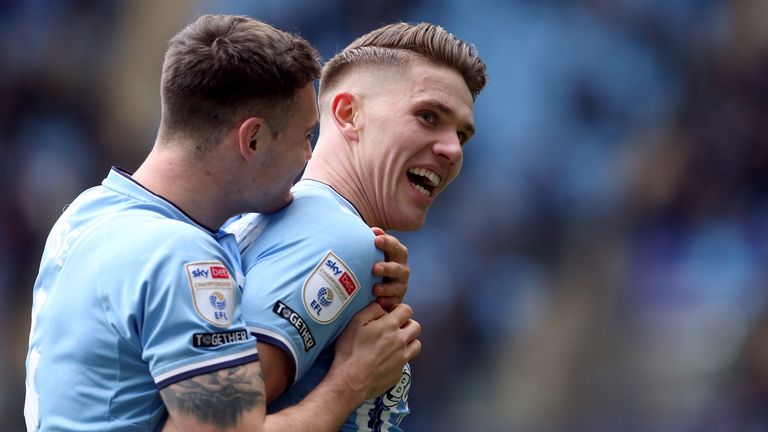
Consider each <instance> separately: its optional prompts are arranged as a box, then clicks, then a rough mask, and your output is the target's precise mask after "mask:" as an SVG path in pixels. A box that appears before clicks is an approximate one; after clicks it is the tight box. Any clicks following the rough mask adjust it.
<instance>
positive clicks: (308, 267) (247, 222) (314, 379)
mask: <svg viewBox="0 0 768 432" xmlns="http://www.w3.org/2000/svg"><path fill="white" fill-rule="evenodd" d="M292 191H293V195H294V200H293V203H292V204H291V205H289V206H288V207H286V208H285V209H283V210H281V211H279V212H276V213H273V214H269V215H261V214H254V213H251V214H246V215H242V216H240V217H239V218H236V219H233V220H230V221H229V222H228V224H227V225H226V226H225V228H224V229H225V230H227V231H229V232H232V233H234V234H235V236H236V238H237V243H238V245H239V247H240V251H241V253H242V265H243V272H244V273H245V287H244V291H243V304H242V307H243V316H244V317H245V321H246V323H247V325H248V328H249V330H250V331H251V332H252V333H253V334H254V335H256V337H257V338H258V340H259V341H261V342H267V343H270V344H273V345H276V346H278V347H280V348H281V349H283V350H284V351H285V352H286V353H287V354H288V355H289V356H290V357H291V358H292V359H293V361H294V365H295V366H296V376H295V382H294V385H293V386H292V387H291V389H290V390H289V391H288V392H286V394H284V395H283V396H281V397H280V398H279V399H278V400H276V401H275V402H273V403H272V404H270V405H269V406H268V410H269V411H270V412H275V411H278V410H279V409H282V408H284V407H287V406H290V405H294V404H296V403H298V402H299V401H301V400H302V399H303V398H304V396H305V395H306V394H308V393H309V392H310V391H311V390H312V389H313V388H314V387H315V386H316V385H317V383H318V382H320V381H321V380H322V378H323V377H324V376H325V375H326V373H327V372H328V369H329V368H330V365H331V363H332V362H333V346H332V344H333V341H334V340H335V338H336V337H337V336H338V335H339V333H340V332H341V331H342V330H343V329H344V327H346V325H347V323H348V322H349V321H350V319H351V318H352V317H353V316H354V315H355V314H356V313H357V312H358V311H360V310H361V309H363V308H364V307H365V306H367V305H368V304H369V303H371V302H372V301H374V300H375V296H374V295H373V292H372V289H373V285H374V284H375V283H377V282H380V278H376V277H374V276H373V274H372V273H371V271H372V269H373V265H374V263H376V262H379V261H383V260H384V254H383V252H381V251H380V250H378V249H376V247H375V246H374V243H373V237H374V234H373V232H372V231H371V229H370V228H369V227H368V225H366V223H365V222H364V221H363V219H362V218H361V217H360V215H359V214H358V212H357V210H356V209H355V208H354V206H352V204H350V203H349V202H348V201H347V200H346V199H344V198H343V197H342V196H341V195H339V194H338V193H336V192H335V191H334V190H333V189H332V188H331V187H329V186H327V185H325V184H323V183H320V182H317V181H314V180H302V181H300V182H299V183H297V184H296V185H295V186H294V187H293V189H292ZM409 388H410V369H409V368H408V367H407V366H406V369H405V370H404V371H403V379H402V381H401V382H400V383H398V385H396V386H395V387H393V388H392V389H391V390H390V391H388V392H387V393H386V394H384V395H382V396H381V397H379V398H376V399H373V400H369V401H366V402H365V403H364V404H363V405H362V406H361V407H360V408H358V410H357V411H356V412H354V413H353V414H352V415H351V416H350V417H349V418H348V419H347V421H346V423H345V424H344V427H343V429H342V430H348V431H358V430H361V431H364V430H375V431H379V430H381V431H399V430H400V429H399V427H398V425H399V423H400V421H401V420H402V418H403V417H404V416H405V415H407V414H408V413H409V410H408V404H407V401H408V390H409Z"/></svg>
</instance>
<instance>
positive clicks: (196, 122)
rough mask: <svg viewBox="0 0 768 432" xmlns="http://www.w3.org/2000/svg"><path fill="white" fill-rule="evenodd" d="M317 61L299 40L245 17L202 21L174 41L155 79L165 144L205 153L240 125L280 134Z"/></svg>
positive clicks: (314, 76) (316, 70)
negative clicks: (187, 141)
mask: <svg viewBox="0 0 768 432" xmlns="http://www.w3.org/2000/svg"><path fill="white" fill-rule="evenodd" d="M319 59H320V56H319V54H318V53H317V51H316V50H315V49H314V48H313V47H312V46H311V45H310V44H309V42H307V41H306V40H304V39H303V38H301V37H300V36H298V35H295V34H291V33H287V32H284V31H281V30H278V29H276V28H274V27H272V26H270V25H268V24H265V23H263V22H260V21H257V20H254V19H252V18H248V17H245V16H232V15H205V16H202V17H200V18H198V19H197V20H196V21H194V22H193V23H191V24H189V25H188V26H187V27H186V28H184V29H183V30H181V31H180V32H179V33H178V34H176V36H174V37H173V38H172V39H171V40H170V42H169V46H168V50H167V51H166V53H165V60H164V62H163V73H162V79H161V96H162V108H163V112H162V122H161V128H160V131H161V134H162V136H163V138H166V139H167V138H170V137H173V136H178V135H181V136H184V137H187V138H191V139H192V140H193V141H194V142H195V145H196V147H197V148H198V149H200V150H203V151H205V150H208V149H210V148H211V147H212V146H214V145H215V144H216V143H218V141H219V140H220V139H221V136H222V135H223V133H224V132H225V131H226V130H227V129H228V128H230V127H232V126H233V125H234V124H236V123H237V122H238V121H241V120H243V119H244V118H246V117H250V116H257V117H262V118H264V119H265V120H266V121H267V122H268V123H269V125H270V128H271V129H272V130H273V132H274V133H279V132H280V131H281V129H282V127H283V126H284V124H285V122H286V121H287V120H288V118H289V114H290V113H291V112H292V108H293V102H294V96H295V93H296V91H297V90H298V89H301V88H303V87H304V86H306V85H307V84H309V83H311V82H312V81H313V80H315V79H317V78H318V77H319V75H320V63H319Z"/></svg>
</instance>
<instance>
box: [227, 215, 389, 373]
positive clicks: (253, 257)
mask: <svg viewBox="0 0 768 432" xmlns="http://www.w3.org/2000/svg"><path fill="white" fill-rule="evenodd" d="M281 226H282V225H281V224H271V225H270V227H269V228H268V229H269V230H271V232H272V233H274V232H275V231H280V230H281V229H282V228H281ZM285 226H286V227H287V228H290V227H293V228H294V229H288V230H287V231H286V232H284V233H283V234H284V236H282V237H281V238H280V240H279V241H276V242H275V243H274V244H273V245H271V246H270V245H266V248H264V249H261V248H260V246H265V245H263V244H261V243H259V242H256V243H253V244H252V245H251V246H250V247H249V248H248V249H246V250H245V251H244V253H243V257H242V259H243V268H244V270H245V288H244V293H243V311H244V312H243V313H244V316H245V320H246V323H247V324H248V327H249V330H250V331H251V332H252V333H253V334H255V335H256V337H257V339H258V340H259V341H260V342H266V343H271V344H273V345H276V346H278V347H280V348H281V349H283V350H284V351H286V352H287V353H288V355H289V356H290V357H291V358H292V359H293V361H294V365H295V366H296V368H295V370H296V376H295V379H298V378H300V377H302V376H304V374H305V373H306V372H307V370H308V369H309V367H310V366H311V365H312V363H313V362H314V361H315V359H316V358H317V356H318V355H319V353H320V352H321V351H323V350H324V349H325V348H327V347H328V346H329V345H331V343H332V342H333V340H334V339H335V338H336V337H337V336H338V334H339V333H340V332H341V331H342V330H343V329H344V327H345V326H346V325H347V323H348V322H349V321H350V319H351V318H352V317H353V316H354V315H355V314H356V313H357V312H358V311H360V310H361V309H362V308H364V307H365V306H367V305H368V304H369V303H371V302H372V301H374V299H375V296H374V295H373V285H374V284H375V283H376V282H379V281H380V278H376V277H374V276H373V274H372V269H373V264H374V263H376V262H378V261H383V259H384V255H383V253H382V252H381V251H379V250H378V249H376V247H375V246H374V242H373V238H374V235H373V233H372V232H371V231H370V229H369V228H368V227H367V226H365V225H364V224H363V223H362V221H359V220H355V224H352V226H350V224H349V223H346V224H343V223H339V222H329V221H328V220H325V221H324V222H323V223H319V224H316V225H314V226H313V227H312V229H311V230H309V229H301V227H296V226H295V225H292V224H285Z"/></svg>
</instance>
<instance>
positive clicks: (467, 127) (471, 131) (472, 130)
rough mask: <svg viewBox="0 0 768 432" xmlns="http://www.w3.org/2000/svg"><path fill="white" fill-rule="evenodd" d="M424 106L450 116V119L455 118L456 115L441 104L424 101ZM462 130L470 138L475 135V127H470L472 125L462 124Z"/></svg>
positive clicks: (433, 101)
mask: <svg viewBox="0 0 768 432" xmlns="http://www.w3.org/2000/svg"><path fill="white" fill-rule="evenodd" d="M426 104H427V105H429V106H431V107H432V108H435V109H436V110H438V111H440V112H441V113H443V114H445V115H447V116H450V117H455V116H456V113H455V112H454V111H453V110H452V109H451V108H449V107H448V106H447V105H445V104H444V103H442V102H438V101H435V100H430V101H426ZM463 128H464V130H465V131H466V132H467V133H468V134H469V135H470V136H471V135H474V134H475V127H474V126H472V123H464V127H463Z"/></svg>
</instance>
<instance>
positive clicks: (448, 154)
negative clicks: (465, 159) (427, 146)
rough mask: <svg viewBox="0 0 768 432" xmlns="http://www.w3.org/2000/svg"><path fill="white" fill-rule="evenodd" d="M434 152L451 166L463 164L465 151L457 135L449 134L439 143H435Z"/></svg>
mask: <svg viewBox="0 0 768 432" xmlns="http://www.w3.org/2000/svg"><path fill="white" fill-rule="evenodd" d="M432 151H433V152H434V153H435V154H437V155H438V156H440V157H442V158H444V159H446V160H447V161H448V163H450V164H451V165H456V164H460V163H461V158H462V156H463V150H462V148H461V143H460V142H459V137H458V136H456V134H447V135H445V136H444V137H443V138H442V139H441V140H440V141H439V142H437V143H435V145H434V146H433V147H432Z"/></svg>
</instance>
